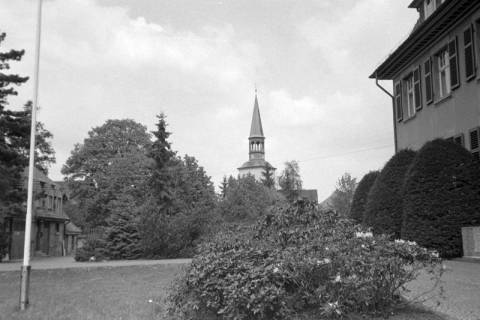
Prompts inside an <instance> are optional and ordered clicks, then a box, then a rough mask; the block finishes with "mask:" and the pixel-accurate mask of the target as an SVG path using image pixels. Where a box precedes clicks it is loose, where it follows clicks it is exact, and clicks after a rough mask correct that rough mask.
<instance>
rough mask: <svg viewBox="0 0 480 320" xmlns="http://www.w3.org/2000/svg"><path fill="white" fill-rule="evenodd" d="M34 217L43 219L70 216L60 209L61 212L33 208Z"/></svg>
mask: <svg viewBox="0 0 480 320" xmlns="http://www.w3.org/2000/svg"><path fill="white" fill-rule="evenodd" d="M34 216H35V218H41V219H45V220H62V221H66V220H70V218H69V217H68V216H67V215H66V214H65V213H64V212H63V210H61V212H56V211H54V210H46V209H43V208H35V209H34Z"/></svg>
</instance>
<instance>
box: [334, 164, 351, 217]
mask: <svg viewBox="0 0 480 320" xmlns="http://www.w3.org/2000/svg"><path fill="white" fill-rule="evenodd" d="M356 187H357V179H356V178H352V176H351V175H350V173H348V172H346V173H344V174H343V175H342V176H341V177H340V178H339V179H338V181H337V185H336V186H335V193H334V195H333V198H332V206H333V208H334V209H335V211H337V212H338V214H340V216H342V217H347V216H348V215H349V212H350V206H351V205H352V200H353V194H354V193H355V188H356Z"/></svg>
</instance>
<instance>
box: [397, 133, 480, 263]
mask: <svg viewBox="0 0 480 320" xmlns="http://www.w3.org/2000/svg"><path fill="white" fill-rule="evenodd" d="M472 162H473V157H472V155H471V154H470V153H469V152H468V151H467V150H465V149H464V148H462V147H461V146H459V145H456V144H454V143H452V142H448V141H445V140H442V139H437V140H434V141H431V142H428V143H427V144H425V145H424V146H423V147H422V149H420V151H419V152H418V154H417V156H416V157H415V159H414V161H413V163H412V165H411V167H410V169H409V171H408V173H407V175H406V180H405V197H404V221H403V225H402V238H404V239H409V240H413V241H416V242H417V243H418V244H419V245H421V246H425V247H427V248H432V249H436V250H438V251H439V253H440V255H441V256H442V257H445V258H451V257H458V256H461V255H462V236H461V227H462V226H468V225H478V224H479V223H480V195H479V192H478V184H479V182H478V181H479V179H478V178H479V176H480V174H479V173H478V170H479V169H478V164H476V165H475V164H473V163H472Z"/></svg>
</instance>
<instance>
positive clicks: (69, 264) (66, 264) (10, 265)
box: [0, 257, 191, 272]
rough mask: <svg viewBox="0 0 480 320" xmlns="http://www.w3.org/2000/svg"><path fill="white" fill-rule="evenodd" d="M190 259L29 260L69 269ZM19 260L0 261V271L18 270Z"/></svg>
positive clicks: (40, 266) (37, 267)
mask: <svg viewBox="0 0 480 320" xmlns="http://www.w3.org/2000/svg"><path fill="white" fill-rule="evenodd" d="M190 261H191V259H164V260H114V261H103V262H76V261H75V260H74V259H73V257H48V258H34V259H32V261H31V265H32V269H34V270H44V269H69V268H95V267H126V266H148V265H156V264H184V263H190ZM21 265H22V261H21V260H17V261H10V262H2V263H0V272H3V271H20V267H21Z"/></svg>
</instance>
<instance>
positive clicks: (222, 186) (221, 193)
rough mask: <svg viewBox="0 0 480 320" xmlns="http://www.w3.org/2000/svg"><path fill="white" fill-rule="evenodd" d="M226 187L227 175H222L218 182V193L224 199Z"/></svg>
mask: <svg viewBox="0 0 480 320" xmlns="http://www.w3.org/2000/svg"><path fill="white" fill-rule="evenodd" d="M227 188H228V181H227V176H223V180H222V183H221V184H220V195H221V197H222V199H225V196H226V195H227Z"/></svg>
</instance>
